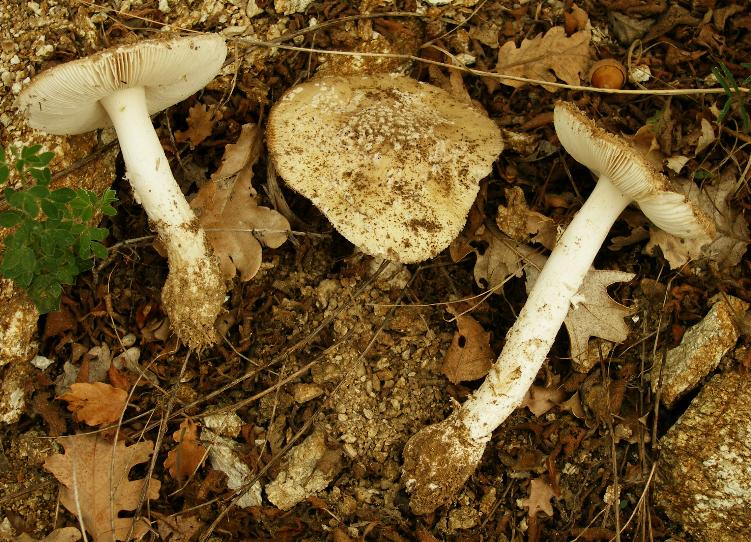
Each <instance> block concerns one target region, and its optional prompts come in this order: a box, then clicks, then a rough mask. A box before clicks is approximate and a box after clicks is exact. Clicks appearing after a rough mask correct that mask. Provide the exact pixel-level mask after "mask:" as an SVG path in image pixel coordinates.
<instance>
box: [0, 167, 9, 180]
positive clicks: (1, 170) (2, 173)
mask: <svg viewBox="0 0 751 542" xmlns="http://www.w3.org/2000/svg"><path fill="white" fill-rule="evenodd" d="M8 177H10V168H9V167H8V164H5V163H0V184H4V183H6V182H8Z"/></svg>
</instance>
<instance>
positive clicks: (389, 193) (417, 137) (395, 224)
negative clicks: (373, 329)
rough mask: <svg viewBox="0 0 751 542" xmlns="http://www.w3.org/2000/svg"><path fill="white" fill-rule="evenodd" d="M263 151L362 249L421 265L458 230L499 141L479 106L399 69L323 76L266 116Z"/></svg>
mask: <svg viewBox="0 0 751 542" xmlns="http://www.w3.org/2000/svg"><path fill="white" fill-rule="evenodd" d="M266 139H267V143H268V148H269V154H270V156H271V158H272V160H273V163H274V166H275V167H276V169H277V171H278V172H279V174H280V175H281V176H282V178H284V180H285V182H286V183H287V184H288V185H290V186H291V187H292V188H293V189H295V190H296V191H298V192H299V193H300V194H302V195H303V196H305V197H307V198H309V199H310V200H312V201H313V203H314V204H315V205H316V206H317V207H318V208H319V209H320V210H321V211H322V212H323V214H325V215H326V217H327V218H328V219H329V220H330V221H331V223H332V224H333V225H334V227H335V228H336V229H337V230H339V232H340V233H341V234H342V235H343V236H344V237H346V238H347V239H349V240H350V241H351V242H352V243H353V244H355V245H356V246H358V247H359V248H360V249H362V250H363V252H366V253H368V254H371V255H374V256H381V257H383V258H386V259H390V260H394V261H399V262H402V263H412V262H420V261H423V260H426V259H428V258H431V257H433V256H435V255H436V254H438V253H439V252H441V251H442V250H443V249H444V248H446V247H447V246H448V245H449V243H451V241H452V240H453V239H454V238H455V237H456V236H457V235H458V234H459V233H460V231H461V229H462V228H463V226H464V222H465V219H466V217H467V213H468V212H469V209H470V207H471V206H472V203H473V202H474V200H475V196H476V195H477V191H478V189H479V182H480V180H481V179H482V178H483V177H485V176H486V175H488V174H489V173H490V171H491V166H492V164H493V161H494V160H495V158H496V157H497V156H498V154H500V152H501V151H502V150H503V141H502V139H501V135H500V131H499V129H498V127H497V126H496V125H495V123H494V122H493V121H492V120H490V119H489V118H488V117H487V115H485V113H484V112H482V111H480V110H479V109H477V108H475V107H473V106H471V105H470V104H468V103H466V102H462V101H459V100H457V99H456V98H454V97H453V96H452V95H451V94H449V93H448V92H446V91H444V90H441V89H439V88H437V87H434V86H432V85H428V84H425V83H419V82H417V81H415V80H414V79H411V78H409V77H405V76H401V75H376V76H372V75H371V76H363V75H358V76H349V77H322V78H319V79H315V80H312V81H308V82H306V83H303V84H301V85H298V86H296V87H294V88H292V89H291V90H289V91H288V92H287V93H286V94H285V95H284V96H282V98H281V99H280V100H279V101H278V102H277V104H276V105H275V106H274V107H273V108H272V110H271V113H270V114H269V121H268V127H267V129H266Z"/></svg>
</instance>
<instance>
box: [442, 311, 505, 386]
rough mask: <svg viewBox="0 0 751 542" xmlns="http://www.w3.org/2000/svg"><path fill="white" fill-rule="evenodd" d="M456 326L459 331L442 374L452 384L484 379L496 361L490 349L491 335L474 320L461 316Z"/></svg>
mask: <svg viewBox="0 0 751 542" xmlns="http://www.w3.org/2000/svg"><path fill="white" fill-rule="evenodd" d="M456 324H457V327H458V328H459V330H458V331H457V332H456V333H455V334H454V339H453V340H452V341H451V346H449V349H448V351H447V352H446V357H445V358H444V359H443V365H442V366H441V372H442V373H443V374H444V375H446V378H448V379H449V381H450V382H451V383H452V384H457V383H459V382H466V381H469V380H477V379H478V378H482V377H484V376H485V375H486V374H488V371H489V370H490V366H491V365H492V364H493V360H494V359H495V356H494V355H493V351H492V350H491V348H490V333H489V332H487V331H485V330H484V329H483V328H482V326H481V325H480V324H479V323H477V321H476V320H475V319H474V318H472V317H471V316H467V315H459V316H457V317H456Z"/></svg>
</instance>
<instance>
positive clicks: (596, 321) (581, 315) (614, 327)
mask: <svg viewBox="0 0 751 542" xmlns="http://www.w3.org/2000/svg"><path fill="white" fill-rule="evenodd" d="M634 276H635V275H634V274H633V273H625V272H622V271H600V270H597V269H594V268H593V269H590V271H589V273H587V275H586V276H585V277H584V282H583V283H582V285H581V287H580V288H579V292H578V293H577V294H576V296H575V298H574V299H572V300H571V304H572V307H571V309H569V311H568V315H567V316H566V319H565V320H564V321H563V323H564V324H565V326H566V330H567V331H568V336H569V339H570V341H571V359H572V363H573V365H574V368H575V369H576V370H577V371H579V372H583V373H586V372H589V369H591V368H592V367H593V366H594V364H595V362H596V361H597V360H598V356H594V355H592V354H594V352H592V353H590V349H589V338H590V337H600V338H602V339H605V340H607V341H612V342H615V343H620V342H623V341H625V340H626V337H628V332H629V328H628V325H627V324H626V322H624V320H623V319H624V318H625V317H626V316H629V315H630V314H632V313H633V309H631V308H629V307H626V306H624V305H621V304H620V303H617V302H616V301H614V300H613V299H612V298H611V297H610V296H609V295H608V286H610V285H611V284H614V283H616V282H627V281H629V280H631V279H633V278H634Z"/></svg>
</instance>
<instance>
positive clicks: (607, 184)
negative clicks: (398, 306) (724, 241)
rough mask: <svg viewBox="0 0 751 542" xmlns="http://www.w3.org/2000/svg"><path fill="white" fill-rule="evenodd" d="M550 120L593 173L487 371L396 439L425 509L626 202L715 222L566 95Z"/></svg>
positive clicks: (513, 383)
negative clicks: (452, 403) (444, 409)
mask: <svg viewBox="0 0 751 542" xmlns="http://www.w3.org/2000/svg"><path fill="white" fill-rule="evenodd" d="M554 123H555V129H556V132H557V134H558V138H559V140H560V142H561V144H562V145H563V147H564V148H565V149H566V150H567V151H568V152H569V153H570V154H571V155H572V156H573V157H574V158H575V159H576V160H577V161H578V162H580V163H582V164H584V165H585V166H587V167H588V168H589V169H590V170H592V172H593V173H594V174H595V175H596V176H597V177H598V178H599V179H598V182H597V185H596V187H595V189H594V190H593V191H592V194H591V195H590V196H589V198H588V199H587V201H586V202H585V203H584V205H583V206H582V207H581V209H580V210H579V211H578V212H577V214H576V216H575V217H574V219H573V220H572V221H571V224H569V226H568V228H566V231H565V232H564V233H563V235H562V236H561V238H560V239H559V240H558V242H557V244H556V245H555V247H554V249H553V251H552V253H551V255H550V258H548V260H547V262H546V264H545V266H544V267H543V269H542V271H541V272H540V275H539V277H538V278H537V281H536V282H535V284H534V286H533V287H532V289H531V291H530V293H529V297H528V298H527V302H526V303H525V305H524V308H523V309H522V310H521V312H520V314H519V317H518V318H517V320H516V322H515V323H514V325H513V326H512V327H511V329H510V330H509V331H508V333H507V335H506V341H505V344H504V347H503V351H502V352H501V355H500V356H499V357H498V359H497V360H496V362H495V364H494V365H493V367H492V368H491V369H490V372H489V373H488V375H487V377H486V378H485V381H484V382H483V384H482V385H481V386H480V388H478V389H477V391H475V392H474V393H473V394H472V396H471V397H470V398H469V399H468V400H467V401H465V403H464V404H463V405H462V406H461V407H460V408H459V409H458V410H456V411H455V412H454V413H453V414H452V415H451V416H449V418H447V419H446V420H444V421H442V422H439V423H438V424H435V425H431V426H428V427H425V428H423V429H422V430H420V431H419V432H418V433H417V434H415V435H413V436H412V438H411V439H410V440H409V441H408V443H407V445H406V447H405V449H404V472H403V480H404V481H405V485H406V486H407V489H408V490H410V491H411V492H412V497H411V501H410V505H411V507H412V510H413V511H414V512H415V513H417V514H426V513H429V512H431V511H433V510H434V509H435V508H437V507H438V506H440V505H441V504H444V503H446V502H447V501H449V500H450V499H451V497H452V495H453V494H454V493H455V492H456V491H457V490H458V489H460V488H461V486H462V485H463V484H464V482H465V481H466V479H467V478H468V477H469V476H470V475H471V474H472V472H474V470H475V467H476V466H477V464H478V463H479V461H480V459H481V457H482V454H483V451H484V449H485V445H486V443H487V442H488V441H489V440H490V437H491V434H492V432H493V430H494V429H495V428H496V427H498V426H499V425H500V424H501V423H503V421H504V420H505V419H506V418H507V417H508V415H509V414H510V413H511V412H512V411H513V410H514V409H515V408H516V407H517V406H519V404H520V403H521V402H522V399H523V398H524V395H525V393H526V392H527V390H528V389H529V387H530V386H531V384H532V382H533V381H534V379H535V377H536V375H537V372H538V371H539V369H540V367H541V366H542V364H543V362H544V361H545V357H546V355H547V354H548V352H549V350H550V347H551V346H552V344H553V341H554V340H555V337H556V334H557V333H558V330H559V329H560V327H561V324H562V323H563V320H564V318H565V317H566V314H567V313H568V310H569V305H570V301H571V299H572V297H573V296H574V295H575V294H576V293H577V291H578V290H579V287H580V286H581V284H582V281H583V279H584V276H585V275H586V274H587V271H588V270H589V268H590V266H591V265H592V262H593V260H594V257H595V255H596V254H597V252H598V250H599V248H600V246H601V245H602V243H603V242H604V240H605V237H606V236H607V234H608V231H609V230H610V228H611V226H612V225H613V223H614V222H615V220H616V219H617V218H618V216H619V215H620V214H621V212H622V211H623V210H624V209H625V208H626V206H627V205H629V203H632V202H635V203H636V204H638V205H639V207H640V208H641V209H642V211H643V212H644V214H645V215H646V216H647V217H648V218H649V219H650V220H652V222H654V224H655V225H657V226H658V227H660V228H662V229H663V230H665V231H667V232H668V233H671V234H673V235H677V236H680V237H683V238H701V237H703V236H709V235H711V233H712V230H713V227H712V225H711V224H710V223H709V222H708V220H707V219H706V217H704V216H703V215H702V214H701V212H700V211H698V210H697V209H695V208H694V207H693V206H692V205H691V204H690V203H689V202H688V201H687V200H686V198H685V197H684V196H683V195H681V194H678V193H676V192H672V191H671V190H670V187H669V186H668V181H667V179H666V178H665V177H664V176H663V175H662V174H660V173H658V172H657V171H656V170H655V169H654V168H653V167H652V166H651V165H650V164H649V163H648V162H647V161H646V160H645V159H644V158H643V157H642V156H641V155H640V154H639V153H638V152H637V151H636V150H634V149H632V148H631V147H630V146H629V145H628V144H627V143H625V142H624V140H623V139H621V138H620V137H618V136H615V135H612V134H610V133H608V132H605V131H604V130H602V129H600V128H598V127H597V126H596V125H595V124H594V123H593V122H592V121H590V120H589V119H588V118H587V117H586V116H585V115H584V114H583V113H582V112H581V111H579V110H578V109H577V108H576V107H575V106H574V105H571V104H568V103H558V104H557V105H556V107H555V113H554Z"/></svg>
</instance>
